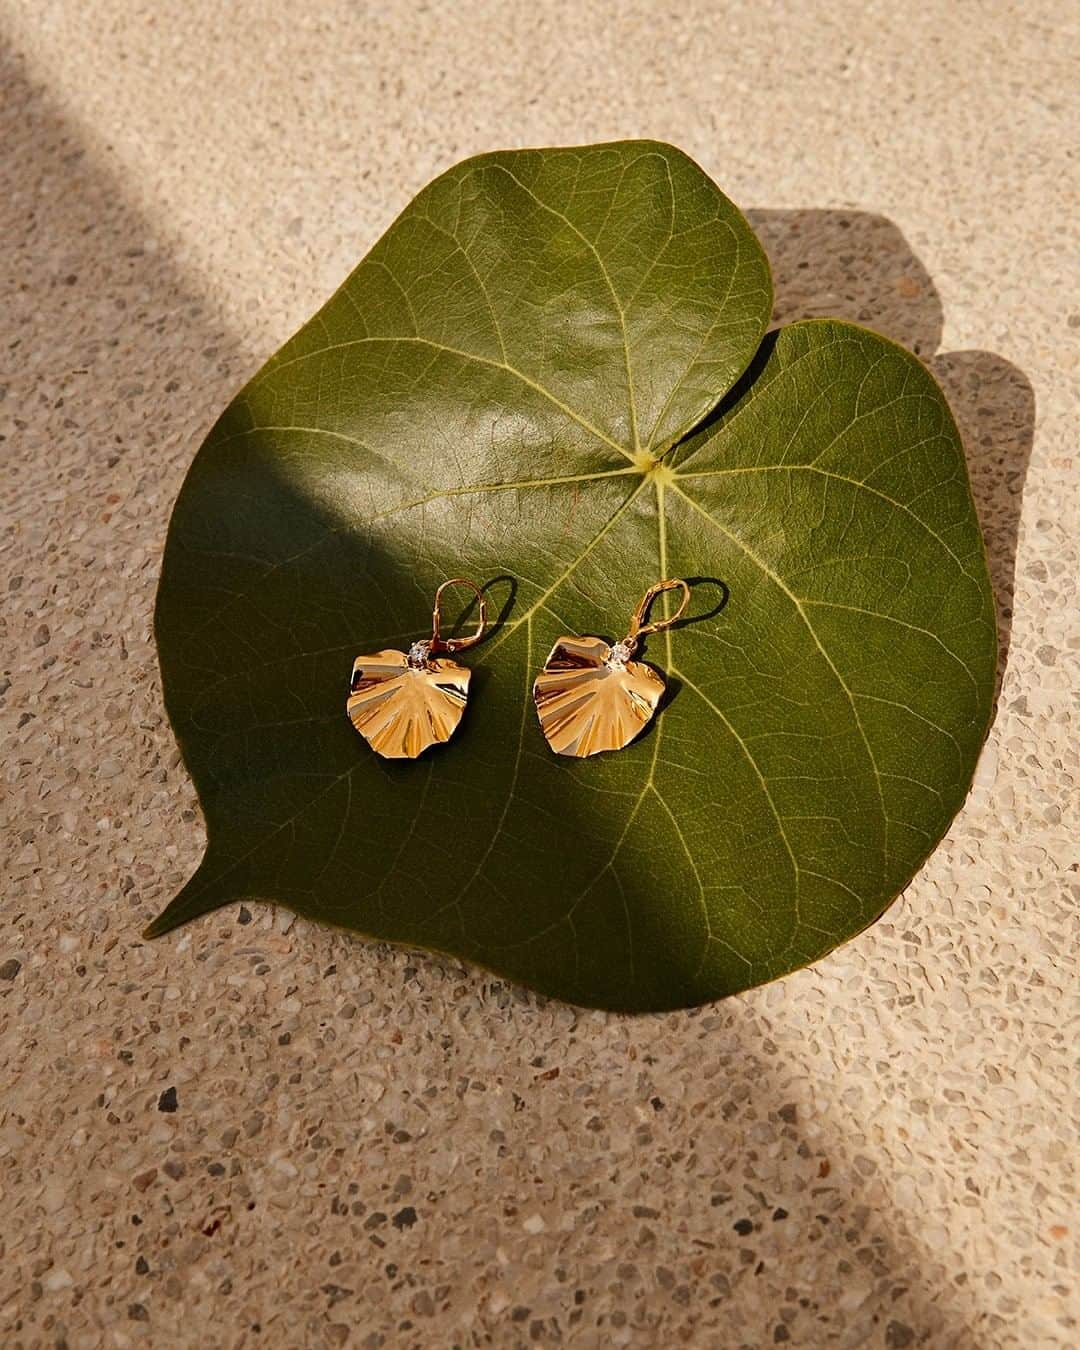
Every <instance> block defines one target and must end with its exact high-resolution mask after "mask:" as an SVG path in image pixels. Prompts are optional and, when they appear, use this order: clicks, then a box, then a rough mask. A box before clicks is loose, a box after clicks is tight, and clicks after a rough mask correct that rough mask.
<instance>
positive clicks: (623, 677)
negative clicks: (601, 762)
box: [533, 579, 690, 758]
mask: <svg viewBox="0 0 1080 1350" xmlns="http://www.w3.org/2000/svg"><path fill="white" fill-rule="evenodd" d="M677 587H681V588H682V593H683V598H682V604H681V605H680V606H679V608H678V610H677V611H676V612H675V613H674V614H673V615H672V616H671V618H669V619H658V620H657V621H656V622H655V623H646V622H645V620H646V618H647V617H648V613H649V609H650V607H651V606H652V603H653V601H654V600H655V599H656V597H657V596H658V595H662V594H663V592H664V591H673V590H675V589H676V588H677ZM689 603H690V587H689V586H688V585H687V584H686V582H685V581H682V580H680V579H675V580H673V581H658V582H657V583H656V585H655V586H650V587H649V589H648V590H647V591H646V592H645V594H644V595H643V596H642V597H641V602H640V604H639V605H638V607H637V609H636V610H634V613H633V616H632V617H631V619H630V631H629V632H628V633H627V635H626V637H624V638H623V639H622V641H621V642H616V643H615V645H614V646H608V644H607V643H606V642H605V641H604V639H603V638H599V637H561V638H560V639H559V640H558V642H556V644H555V646H554V647H552V649H551V655H550V656H549V657H548V659H547V661H546V662H545V663H544V669H543V670H542V671H541V672H540V674H539V675H538V676H537V677H536V683H535V684H534V685H533V699H534V701H535V703H536V711H537V715H538V716H539V718H540V728H541V730H542V731H543V733H544V735H545V736H546V737H547V742H548V745H550V746H551V748H552V750H554V751H555V753H556V754H557V755H575V756H577V757H578V758H584V757H585V756H586V755H596V754H599V753H600V751H601V750H621V749H622V748H623V746H625V745H629V744H630V742H631V741H632V740H633V739H634V737H635V736H636V735H637V734H638V733H639V732H640V731H642V730H643V729H644V727H646V726H647V725H648V723H649V722H650V721H651V720H652V717H653V714H654V713H655V712H656V706H657V704H658V703H659V702H660V696H661V695H662V694H663V692H664V681H663V677H662V676H661V675H659V674H658V673H657V672H656V671H655V670H653V668H652V667H651V666H647V665H644V664H643V663H642V662H641V661H632V660H631V659H630V658H631V657H632V656H633V655H634V652H635V651H636V650H637V647H638V643H639V641H640V639H641V638H643V637H645V636H646V634H648V633H659V632H661V631H662V630H663V629H665V628H670V627H671V626H672V624H674V623H677V622H678V621H679V619H681V618H682V616H683V614H685V613H686V607H687V605H688V604H689Z"/></svg>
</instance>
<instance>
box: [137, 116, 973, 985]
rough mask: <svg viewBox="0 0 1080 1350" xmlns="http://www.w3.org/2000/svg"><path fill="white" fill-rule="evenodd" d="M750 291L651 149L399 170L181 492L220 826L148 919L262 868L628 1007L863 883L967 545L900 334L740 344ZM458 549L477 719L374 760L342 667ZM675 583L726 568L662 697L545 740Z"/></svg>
mask: <svg viewBox="0 0 1080 1350" xmlns="http://www.w3.org/2000/svg"><path fill="white" fill-rule="evenodd" d="M769 310H770V284H769V277H768V268H767V264H766V261H765V258H764V255H763V253H762V251H761V249H760V247H759V245H758V243H757V241H756V239H755V238H754V236H753V234H752V232H751V230H750V228H749V226H748V225H747V223H746V221H745V220H744V219H743V217H742V216H741V215H740V214H739V213H738V211H737V210H736V209H735V208H734V207H733V206H732V204H731V203H730V202H729V201H728V200H727V199H726V198H725V197H724V196H723V195H722V194H721V193H720V192H719V191H718V190H717V188H716V187H715V186H714V185H713V184H712V183H711V182H710V181H709V179H708V178H707V177H706V176H705V175H704V174H703V173H702V171H701V170H700V169H699V168H698V167H697V166H696V165H694V164H693V163H692V162H691V161H690V160H688V159H687V158H686V157H685V156H684V155H682V154H681V153H680V152H679V151H677V150H675V149H673V148H672V147H670V146H664V145H659V144H655V143H651V142H635V143H623V144H616V145H608V146H596V147H588V148H583V149H569V150H536V151H522V152H512V153H511V152H508V153H500V154H493V155H486V156H482V157H480V158H478V159H473V160H469V161H466V162H465V163H463V164H461V165H458V166H457V167H456V168H454V169H452V170H451V171H450V172H449V173H447V174H445V175H444V176H443V177H441V178H439V179H437V180H436V181H435V182H434V183H432V184H431V185H430V186H429V187H427V188H426V189H425V190H424V191H423V192H421V193H420V195H419V196H418V197H417V198H416V200H415V201H414V202H413V203H412V204H411V205H410V206H409V207H408V208H407V209H406V210H405V212H404V213H403V214H402V215H401V216H400V217H399V219H398V220H397V221H396V222H395V223H394V225H393V226H392V227H391V228H390V230H389V231H388V232H387V233H386V235H385V236H384V237H383V238H382V239H381V240H380V241H379V243H378V244H377V245H376V246H375V248H374V249H373V250H372V252H371V253H370V254H369V255H368V257H367V258H366V259H365V260H364V261H363V262H362V263H361V264H360V266H359V267H358V268H357V270H356V271H355V272H354V273H353V275H352V276H351V277H350V278H349V279H348V281H347V282H346V283H345V285H344V286H343V287H342V288H341V290H340V291H338V292H337V294H336V295H335V296H334V297H333V298H332V299H331V300H330V301H329V303H328V304H327V305H326V306H325V307H324V309H323V310H322V311H321V312H320V313H319V314H317V315H316V316H315V318H314V319H312V320H311V322H310V323H309V324H307V325H306V327H305V328H304V329H302V330H301V332H300V333H298V334H297V335H296V337H295V338H293V339H292V341H290V342H289V343H288V344H287V345H286V346H285V347H284V348H283V349H282V350H281V351H280V352H279V353H278V354H277V355H276V356H275V357H274V358H273V359H272V360H271V361H270V362H269V363H268V364H267V365H266V366H265V367H264V369H263V370H262V371H261V372H260V373H259V374H258V375H257V376H256V377H255V379H254V380H252V381H251V383H250V384H249V385H248V386H247V387H246V388H245V389H244V390H243V391H242V392H241V394H240V395H239V396H238V397H237V398H236V399H235V400H234V402H233V403H232V405H231V406H230V407H229V408H228V410H227V411H226V412H225V414H224V416H223V417H222V418H221V420H220V421H219V422H218V424H217V425H216V426H215V428H214V429H213V431H212V432H211V434H210V436H209V438H208V440H207V442H206V444H205V445H204V446H203V448H202V450H201V451H200V453H199V455H198V457H197V458H196V460H195V463H194V464H193V466H192V468H191V471H190V473H189V475H188V478H187V480H186V482H185V484H184V487H183V489H182V491H181V494H180V497H179V500H178V502H177V504H176V509H175V511H174V514H173V518H172V523H171V526H170V530H169V538H168V543H167V547H166V554H165V562H164V568H163V574H162V580H161V587H160V593H159V599H158V608H157V638H158V644H159V650H160V656H161V666H162V673H163V679H164V685H165V696H166V702H167V706H168V709H169V714H170V717H171V718H172V721H173V724H174V726H175V728H176V732H177V735H178V737H179V740H180V743H181V746H182V748H183V752H184V756H185V760H186V762H187V765H188V767H189V769H190V771H191V773H192V775H193V777H194V779H195V783H196V785H197V787H198V791H199V794H200V798H201V801H202V804H203V807H204V810H205V813H206V820H207V830H208V846H207V852H206V856H205V858H204V860H203V862H202V864H201V866H200V867H199V869H198V871H197V872H196V874H195V875H194V876H193V877H192V879H191V880H190V881H189V882H188V884H187V885H186V886H185V887H184V889H183V890H182V891H181V892H180V894H179V895H178V896H177V897H176V899H175V900H173V902H172V903H171V904H170V905H169V907H168V908H167V909H166V910H165V912H164V914H162V915H161V917H160V918H159V919H158V920H157V921H156V922H155V923H154V924H153V925H151V928H150V930H149V931H150V932H151V933H153V934H157V933H163V932H166V931H167V930H168V929H170V928H172V927H174V926H175V925H177V924H179V923H182V922H184V921H185V920H188V919H190V918H192V917H194V916H195V915H198V914H201V913H204V912H206V911H208V910H212V909H214V908H216V907H218V906H220V905H223V904H226V903H227V902H229V901H234V900H237V899H240V898H241V897H261V898H264V899H268V900H272V901H275V902H278V903H281V904H284V905H287V906H289V907H290V908H292V909H294V910H296V911H297V912H299V913H301V914H304V915H307V916H309V917H311V918H314V919H319V920H322V921H325V922H328V923H333V924H338V925H342V926H345V927H348V928H352V929H356V930H357V931H359V932H362V933H365V934H369V935H372V936H374V937H379V938H384V939H388V940H390V941H394V942H399V943H409V944H415V945H419V946H424V947H429V948H433V949H436V950H440V951H444V952H449V953H452V954H454V955H457V956H460V957H463V958H465V959H467V960H470V961H475V962H478V963H481V964H483V965H485V966H487V967H489V968H491V969H492V970H494V971H497V972H499V973H500V974H502V975H505V976H508V977H511V978H513V979H515V980H520V981H523V982H525V983H527V984H529V985H532V986H533V987H535V988H536V989H539V990H542V991H544V992H546V993H549V994H555V995H558V996H560V997H563V998H567V999H570V1000H573V1001H575V1002H578V1003H586V1004H594V1005H601V1006H607V1007H615V1008H626V1009H647V1008H665V1007H672V1006H679V1005H685V1004H692V1003H697V1002H701V1001H704V1000H707V999H712V998H716V997H718V996H720V995H724V994H729V993H732V992H734V991H736V990H739V989H745V988H747V987H749V986H752V985H755V984H758V983H761V982H762V981H765V980H769V979H773V978H775V977H776V976H778V975H781V974H783V973H784V972H785V971H788V970H791V969H794V968H796V967H798V966H800V965H803V964H805V963H806V962H809V961H812V960H813V959H815V958H816V957H818V956H820V955H821V954H822V953H824V952H826V951H828V950H829V949H830V948H831V947H833V946H835V945H836V944H837V943H838V942H841V941H843V940H844V939H846V938H848V937H850V936H851V935H852V934H853V933H855V932H857V931H858V930H859V929H861V928H862V927H864V926H865V925H866V924H867V923H869V922H870V921H871V920H872V919H873V918H874V917H875V916H876V915H878V914H879V913H880V912H881V911H882V909H883V908H884V907H885V906H886V905H887V904H888V903H889V902H890V900H891V899H892V898H893V897H894V896H895V895H896V894H897V892H898V891H899V890H900V889H901V888H902V887H903V886H904V884H905V883H906V882H907V880H908V879H909V878H910V877H911V876H912V874H913V873H914V872H915V870H916V869H917V868H918V867H919V866H920V864H921V863H922V861H923V860H924V859H925V858H926V856H927V855H928V853H929V852H930V850H931V849H932V848H933V847H934V845H935V843H936V842H937V840H938V839H939V838H940V837H941V835H942V834H943V832H944V831H945V829H946V827H947V826H948V824H949V821H950V819H951V818H952V816H953V814H954V813H955V811H956V810H957V808H958V807H959V805H960V803H961V801H962V799H963V797H964V794H965V792H966V790H967V787H968V784H969V782H970V778H971V774H972V771H973V767H974V763H975V758H976V755H977V753H978V750H979V747H980V745H981V742H982V739H983V736H984V733H985V729H986V726H987V722H988V718H989V713H990V706H991V698H992V693H993V678H994V664H995V642H994V623H993V609H992V598H991V593H990V586H989V581H988V577H987V571H986V565H985V560H984V555H983V547H982V540H981V536H980V533H979V527H978V523H977V520H976V517H975V512H974V509H973V506H972V502H971V496H970V492H969V488H968V481H967V474H966V470H965V465H964V459H963V453H962V450H961V446H960V443H959V439H958V436H957V432H956V428H955V426H954V424H953V421H952V418H951V416H950V415H949V411H948V408H947V406H946V404H945V400H944V398H943V397H942V394H941V392H940V390H939V389H938V387H937V386H936V384H935V383H934V381H933V379H932V378H931V376H930V375H929V374H928V372H927V371H926V370H925V369H924V368H923V366H922V365H921V364H920V363H919V362H918V361H917V360H916V359H915V358H914V357H912V356H911V355H910V354H909V353H907V352H906V351H904V350H902V349H901V348H899V347H896V346H894V345H893V344H892V343H890V342H887V341H885V340H884V339H882V338H880V337H877V336H876V335H874V334H873V333H870V332H867V331H865V330H863V329H859V328H855V327H853V326H852V325H850V324H844V323H838V322H831V321H813V322H807V323H800V324H795V325H793V326H792V327H790V328H788V329H785V330H783V331H781V332H780V333H779V334H778V335H771V336H770V337H768V338H765V339H764V341H763V340H762V339H763V334H764V332H765V328H766V324H767V322H768V316H769ZM462 574H464V575H467V576H471V577H473V578H475V579H476V580H477V581H479V582H481V583H488V584H489V586H490V595H491V597H492V600H493V602H494V607H495V608H496V609H498V608H499V607H500V606H501V607H502V611H503V612H502V616H501V622H500V623H499V625H498V627H497V629H496V631H495V632H494V633H493V635H492V636H491V637H490V638H489V639H488V640H487V641H485V642H484V643H483V644H482V645H481V646H479V647H477V648H475V649H474V650H473V651H471V652H470V653H469V654H468V655H467V656H466V657H465V658H463V659H464V660H466V661H467V662H468V664H469V665H470V666H471V667H472V668H473V669H474V672H475V674H474V678H473V683H472V689H471V695H470V703H469V707H468V710H467V712H466V715H465V718H464V721H463V724H462V726H461V728H460V729H459V730H458V732H457V733H456V735H455V737H454V739H453V741H451V743H450V744H449V745H448V746H445V747H440V748H438V749H435V750H433V751H430V752H428V753H427V754H426V755H425V756H423V757H422V758H421V759H419V760H417V761H415V762H390V761H385V760H382V759H380V758H378V757H377V756H376V755H375V754H373V753H372V752H371V750H370V749H369V748H368V746H367V745H366V744H365V743H364V742H363V741H362V740H361V739H360V738H359V737H358V736H357V735H356V733H355V732H354V731H353V729H352V727H351V726H350V725H349V723H348V721H347V720H346V717H345V699H346V695H347V690H348V681H349V673H350V670H351V666H352V661H353V658H354V657H355V656H356V654H357V653H360V652H372V651H376V650H378V649H380V648H383V647H399V648H401V647H404V646H406V645H407V644H408V643H409V642H410V641H411V640H412V639H414V638H417V637H423V636H425V635H426V633H427V631H428V627H427V625H428V621H429V617H430V610H431V601H432V596H433V594H434V591H435V587H436V586H437V585H438V583H439V582H440V581H442V580H444V579H445V578H446V577H450V576H458V575H462ZM668 576H683V577H702V578H714V579H716V580H717V581H719V582H722V583H723V584H724V586H726V588H727V592H728V594H729V597H730V598H729V601H728V603H727V604H726V606H725V607H724V608H723V609H722V611H720V612H719V613H715V614H713V615H712V617H709V618H705V619H699V621H698V622H694V623H690V624H688V625H686V626H682V627H680V628H678V629H676V630H675V631H671V632H668V633H666V634H664V635H657V636H654V637H652V638H650V639H649V642H648V644H647V647H646V650H645V652H644V656H645V658H646V659H648V660H651V661H652V662H653V663H654V664H655V665H656V666H657V667H659V668H660V669H661V670H662V671H664V672H665V674H666V677H667V679H668V688H669V699H668V701H667V704H666V706H664V707H662V709H661V711H660V713H659V715H658V717H657V718H656V719H655V720H654V722H653V723H652V725H651V727H650V729H649V730H648V731H647V732H646V733H645V734H644V735H643V736H641V737H640V738H639V739H638V740H637V741H635V742H634V743H633V744H632V745H631V746H630V747H629V748H627V749H626V750H623V751H621V752H620V753H618V754H612V755H606V756H599V757H597V758H595V759H588V760H580V761H579V760H569V759H564V758H560V757H557V756H555V755H553V754H552V753H551V752H550V751H549V750H548V748H547V745H546V743H545V741H544V739H543V736H542V734H541V732H540V729H539V726H538V724H537V720H536V715H535V709H534V707H533V704H532V700H531V698H530V688H531V684H532V681H533V678H534V675H535V673H536V671H537V670H538V669H539V667H540V666H541V664H542V663H543V661H544V659H545V657H546V655H547V653H548V651H549V650H550V648H551V646H552V644H553V642H554V641H555V639H556V638H558V637H560V636H562V635H563V634H575V633H585V634H589V633H594V634H599V635H602V636H607V637H618V636H620V635H621V634H622V633H623V632H624V631H625V626H626V623H627V620H628V617H629V615H630V612H631V610H632V609H633V607H634V605H635V604H636V603H637V600H638V598H639V597H640V595H641V594H642V593H643V592H644V590H645V589H646V588H647V587H648V586H649V585H650V584H651V583H652V582H654V581H656V580H658V579H659V578H661V577H668ZM716 593H717V592H716V588H715V587H710V586H708V585H703V586H701V587H699V588H697V595H698V597H699V598H698V612H699V615H700V613H701V611H702V610H705V609H707V608H708V606H709V604H711V603H712V601H713V600H714V599H715V596H716ZM702 597H705V598H702Z"/></svg>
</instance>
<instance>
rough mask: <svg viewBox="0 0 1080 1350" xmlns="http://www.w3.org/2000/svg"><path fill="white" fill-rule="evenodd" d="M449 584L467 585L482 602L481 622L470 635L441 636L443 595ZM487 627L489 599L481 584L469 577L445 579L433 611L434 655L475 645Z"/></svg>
mask: <svg viewBox="0 0 1080 1350" xmlns="http://www.w3.org/2000/svg"><path fill="white" fill-rule="evenodd" d="M448 586H467V587H468V588H469V590H470V591H472V592H473V594H474V595H475V596H476V598H477V600H478V601H479V602H480V615H479V622H478V623H477V627H476V632H475V633H470V634H469V636H468V637H463V638H447V639H445V641H444V640H443V638H442V637H441V636H440V632H439V628H440V625H441V623H442V595H443V591H445V590H446V588H447V587H448ZM486 628H487V600H486V599H485V598H484V592H483V591H482V590H481V589H480V587H479V586H477V585H476V584H475V582H472V581H470V580H469V579H468V577H451V578H450V580H449V581H444V582H443V584H442V585H441V586H440V587H439V589H438V590H437V591H436V592H435V607H434V609H433V610H432V611H431V647H430V650H431V652H432V654H433V655H434V654H435V653H436V652H462V651H464V650H465V648H466V647H473V646H475V645H476V643H478V642H479V641H480V639H481V638H482V637H483V636H484V631H485V629H486Z"/></svg>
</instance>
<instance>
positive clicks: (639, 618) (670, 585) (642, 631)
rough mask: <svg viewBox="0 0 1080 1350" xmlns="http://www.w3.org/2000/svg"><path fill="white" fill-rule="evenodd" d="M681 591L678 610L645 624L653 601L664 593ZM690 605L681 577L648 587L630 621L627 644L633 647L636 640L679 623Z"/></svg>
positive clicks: (688, 590)
mask: <svg viewBox="0 0 1080 1350" xmlns="http://www.w3.org/2000/svg"><path fill="white" fill-rule="evenodd" d="M680 588H681V590H682V593H683V594H682V603H681V604H680V605H679V608H678V609H677V610H676V611H675V613H674V614H672V615H671V617H670V618H667V619H656V620H655V621H654V622H653V623H646V622H645V620H646V619H647V618H648V615H649V610H650V609H651V608H652V603H653V601H654V600H655V599H656V598H657V596H659V595H663V594H664V592H665V591H674V590H678V589H680ZM689 604H690V587H689V586H688V585H687V583H686V582H685V581H683V579H682V578H681V577H674V578H672V579H670V580H668V581H658V582H657V583H656V584H655V585H654V586H650V587H649V589H648V590H647V591H646V592H645V594H644V595H643V596H642V597H641V600H640V601H639V603H638V607H637V609H635V610H634V613H633V615H632V617H631V619H630V632H629V633H628V634H627V639H626V640H627V642H633V643H634V644H635V645H636V643H637V640H638V638H642V637H646V636H647V635H648V634H649V633H662V632H663V631H664V629H665V628H670V627H671V626H672V625H673V624H676V623H678V622H679V620H680V619H681V618H682V616H683V615H684V614H685V613H686V609H687V606H688V605H689Z"/></svg>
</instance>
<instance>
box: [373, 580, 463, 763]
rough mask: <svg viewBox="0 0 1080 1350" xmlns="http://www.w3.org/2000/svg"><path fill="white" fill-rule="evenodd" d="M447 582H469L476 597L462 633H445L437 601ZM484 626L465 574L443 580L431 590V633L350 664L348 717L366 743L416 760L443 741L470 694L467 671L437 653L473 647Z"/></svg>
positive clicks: (395, 756) (383, 752)
mask: <svg viewBox="0 0 1080 1350" xmlns="http://www.w3.org/2000/svg"><path fill="white" fill-rule="evenodd" d="M448 586H468V587H469V589H470V590H471V591H473V592H474V593H475V595H476V597H477V599H478V601H479V602H480V612H479V615H478V621H477V628H476V632H475V633H471V634H469V635H468V636H466V637H463V638H444V637H443V636H442V634H441V631H440V625H441V622H442V612H441V601H442V595H443V592H444V591H445V590H446V588H447V587H448ZM486 627H487V605H486V602H485V599H484V594H483V592H482V591H481V590H480V588H479V586H475V585H473V583H472V582H471V581H468V580H466V578H465V577H452V578H451V579H450V580H449V581H444V582H443V583H442V585H441V586H440V587H439V589H438V590H437V591H436V592H435V607H434V609H433V610H432V614H431V637H430V638H427V639H425V640H423V641H418V642H414V643H413V644H412V646H411V647H410V648H409V650H408V652H399V651H395V650H393V649H392V648H391V649H387V650H385V651H381V652H375V653H373V654H372V655H370V656H358V657H357V658H356V660H355V662H354V663H353V672H352V682H351V684H350V686H349V700H348V703H347V705H346V708H347V711H348V714H349V720H350V721H351V722H352V724H353V726H354V727H355V728H356V730H357V731H358V732H359V733H360V735H361V736H363V737H364V739H365V740H366V741H367V743H368V744H369V745H370V746H371V748H372V749H373V750H374V751H376V753H377V754H380V755H382V756H383V758H385V759H415V758H416V757H417V756H418V755H421V754H423V752H424V751H425V750H427V749H428V747H429V746H432V745H441V744H443V743H444V742H446V741H448V740H449V739H450V737H451V736H452V735H453V734H454V732H455V731H456V730H457V727H458V723H459V722H460V721H461V717H462V714H463V713H464V711H465V702H466V700H467V698H468V696H469V679H470V677H471V675H472V671H471V670H469V669H468V668H467V667H466V666H460V665H458V663H457V662H456V661H448V660H446V659H445V658H443V657H440V656H439V653H440V652H459V651H463V650H464V649H465V648H466V647H472V646H475V644H476V643H477V642H479V641H480V639H481V638H482V637H483V636H484V630H485V628H486Z"/></svg>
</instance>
